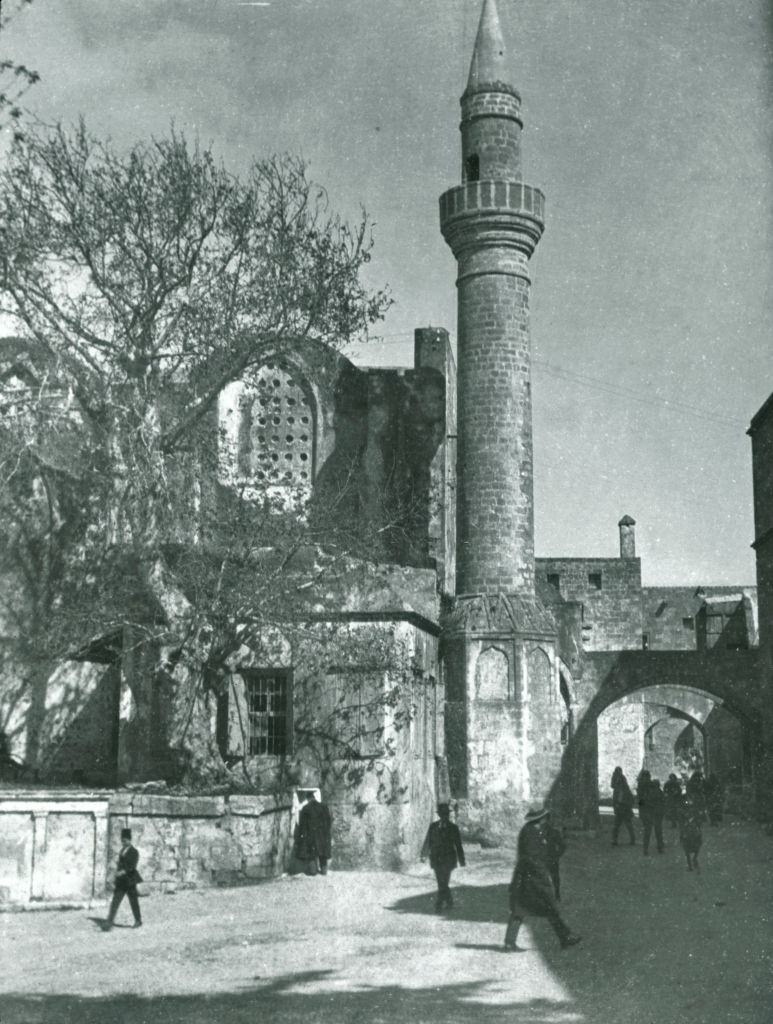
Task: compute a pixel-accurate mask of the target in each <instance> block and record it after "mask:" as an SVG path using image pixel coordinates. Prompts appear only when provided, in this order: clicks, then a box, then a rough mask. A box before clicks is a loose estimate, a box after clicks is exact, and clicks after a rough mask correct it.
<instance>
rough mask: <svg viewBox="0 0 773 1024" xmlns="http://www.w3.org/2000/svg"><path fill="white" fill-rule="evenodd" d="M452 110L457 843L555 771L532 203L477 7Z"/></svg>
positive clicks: (491, 44) (491, 13)
mask: <svg viewBox="0 0 773 1024" xmlns="http://www.w3.org/2000/svg"><path fill="white" fill-rule="evenodd" d="M461 106H462V121H461V125H460V128H461V133H462V184H461V185H458V186H456V187H455V188H452V189H449V191H447V192H445V193H444V194H443V195H442V196H441V198H440V226H441V230H442V232H443V237H444V238H445V240H446V241H447V242H448V244H449V246H450V247H451V249H452V250H453V253H454V256H455V257H456V259H457V263H458V276H457V281H456V285H457V291H458V328H457V361H458V399H457V400H458V431H457V433H458V457H457V504H456V509H457V553H456V554H457V570H456V595H457V596H456V599H455V604H454V608H453V610H452V611H451V612H450V614H449V615H448V617H447V619H446V622H445V638H444V639H445V651H446V656H445V667H446V697H447V716H446V749H447V756H448V762H449V775H450V781H451V787H452V795H453V797H454V798H455V799H456V800H457V801H458V806H459V820H460V824H461V826H462V827H463V828H464V829H465V830H466V832H467V834H468V835H469V834H472V835H485V836H488V837H491V838H493V839H495V840H496V839H497V838H506V837H510V838H511V837H512V835H513V829H514V828H515V826H516V823H517V822H518V821H519V820H522V813H523V808H524V806H525V804H526V803H527V802H529V801H531V800H534V799H540V798H541V799H544V798H545V797H546V796H547V795H548V792H549V789H550V786H551V784H552V782H553V780H554V778H555V776H556V775H557V774H558V771H559V767H560V758H561V748H560V734H561V722H560V715H559V710H558V709H559V703H560V696H559V677H558V659H557V655H556V627H555V623H554V622H553V620H552V618H551V616H550V614H549V613H548V612H547V611H546V610H545V608H544V607H543V606H542V604H541V602H540V601H539V599H538V598H537V597H536V595H535V581H534V508H533V504H534V501H533V471H532V425H531V418H532V413H531V351H530V341H529V287H530V281H529V258H530V256H531V255H532V253H533V252H534V249H535V247H536V245H537V242H538V241H539V239H540V236H541V235H542V229H543V223H544V221H543V218H544V197H543V195H542V193H541V192H540V191H539V190H538V189H536V188H532V187H531V186H530V185H526V184H524V182H523V179H522V175H521V129H522V127H523V121H522V119H521V98H520V96H519V95H518V92H517V91H516V90H515V88H514V87H513V86H512V85H511V84H510V72H509V67H508V62H507V60H506V55H505V45H504V41H503V38H502V29H501V26H500V23H499V16H498V14H497V8H496V4H495V2H494V0H484V3H483V10H482V12H481V18H480V25H479V27H478V34H477V38H476V40H475V49H474V51H473V55H472V64H471V66H470V75H469V79H468V82H467V88H466V89H465V92H464V95H463V96H462V99H461Z"/></svg>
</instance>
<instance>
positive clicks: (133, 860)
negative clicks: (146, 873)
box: [104, 828, 142, 931]
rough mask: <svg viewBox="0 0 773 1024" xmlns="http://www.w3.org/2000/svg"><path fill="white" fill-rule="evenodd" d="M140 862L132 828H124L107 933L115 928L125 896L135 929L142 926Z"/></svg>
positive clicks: (106, 927) (107, 922) (108, 914)
mask: <svg viewBox="0 0 773 1024" xmlns="http://www.w3.org/2000/svg"><path fill="white" fill-rule="evenodd" d="M139 862H140V855H139V853H138V851H137V850H136V849H135V848H134V847H133V846H132V830H131V829H130V828H122V829H121V852H120V853H119V854H118V866H117V870H116V873H115V885H114V889H113V898H112V900H111V901H110V910H109V911H108V912H107V921H106V922H105V926H104V927H105V931H109V930H110V929H111V928H112V927H113V923H114V921H115V915H116V914H117V913H118V908H119V907H120V905H121V902H122V900H123V898H124V896H128V897H129V906H130V907H131V911H132V914H133V915H134V927H135V928H139V927H141V925H142V915H141V914H140V901H139V896H138V894H137V886H138V884H139V883H140V882H141V881H142V876H141V875H140V873H139V871H138V870H137V865H138V864H139Z"/></svg>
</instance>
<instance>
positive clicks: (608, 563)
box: [536, 558, 642, 651]
mask: <svg viewBox="0 0 773 1024" xmlns="http://www.w3.org/2000/svg"><path fill="white" fill-rule="evenodd" d="M536 567H537V574H538V577H539V589H540V593H542V592H543V591H544V590H546V588H547V587H548V586H549V585H550V584H549V583H548V576H551V577H552V576H558V577H559V586H558V594H559V597H560V599H561V600H563V601H576V602H579V603H581V604H582V606H583V616H582V620H583V645H584V648H585V650H586V651H617V650H640V649H641V645H642V638H641V634H642V605H641V595H642V589H641V561H640V559H638V558H539V559H537V563H536ZM599 575H600V576H601V588H600V589H599V588H597V587H596V586H595V584H594V583H593V582H592V580H591V577H592V576H599ZM554 589H555V588H554Z"/></svg>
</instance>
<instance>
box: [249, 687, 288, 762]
mask: <svg viewBox="0 0 773 1024" xmlns="http://www.w3.org/2000/svg"><path fill="white" fill-rule="evenodd" d="M241 675H242V677H243V678H244V682H245V686H246V697H247V733H248V734H247V738H248V751H247V753H248V754H249V755H251V756H255V755H260V754H275V755H281V754H289V753H290V748H291V745H292V744H291V729H292V716H291V707H292V704H291V700H292V680H291V677H290V672H289V670H282V669H243V670H242V671H241Z"/></svg>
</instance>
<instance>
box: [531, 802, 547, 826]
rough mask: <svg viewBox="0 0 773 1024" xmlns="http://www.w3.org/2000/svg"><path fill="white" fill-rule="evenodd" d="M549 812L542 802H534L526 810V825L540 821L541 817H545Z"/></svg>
mask: <svg viewBox="0 0 773 1024" xmlns="http://www.w3.org/2000/svg"><path fill="white" fill-rule="evenodd" d="M549 814H550V811H549V810H548V808H547V807H545V805H544V804H535V805H534V806H533V807H530V808H529V809H528V811H527V812H526V818H525V822H526V824H527V825H530V824H531V823H532V822H533V821H541V820H542V818H547V816H548V815H549Z"/></svg>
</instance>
